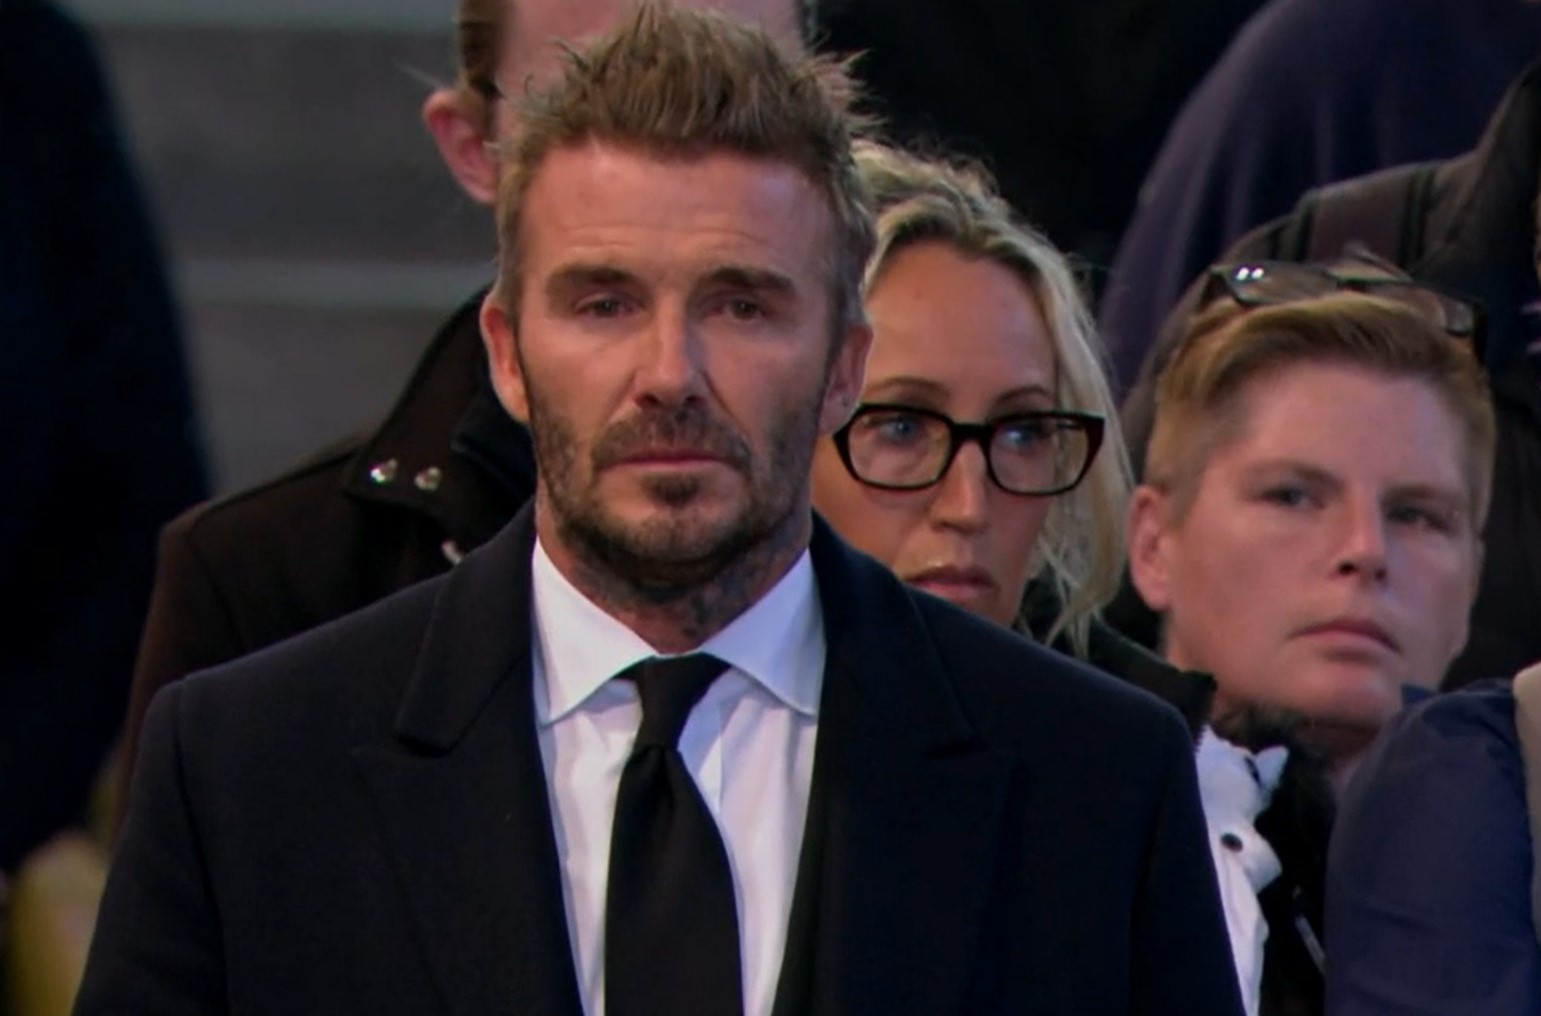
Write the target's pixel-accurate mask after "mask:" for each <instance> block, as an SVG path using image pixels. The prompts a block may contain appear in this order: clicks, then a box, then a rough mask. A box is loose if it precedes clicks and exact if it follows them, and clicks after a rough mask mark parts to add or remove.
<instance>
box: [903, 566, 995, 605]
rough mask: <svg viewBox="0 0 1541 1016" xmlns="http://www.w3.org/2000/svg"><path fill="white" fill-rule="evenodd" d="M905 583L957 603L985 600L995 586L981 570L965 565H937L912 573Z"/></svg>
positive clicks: (992, 593)
mask: <svg viewBox="0 0 1541 1016" xmlns="http://www.w3.org/2000/svg"><path fill="white" fill-rule="evenodd" d="M905 581H906V582H908V583H910V584H911V585H913V586H916V587H917V588H920V589H924V590H925V591H926V592H928V593H930V594H932V595H933V596H940V597H941V598H942V599H944V600H952V601H954V602H957V603H967V602H971V601H975V600H982V599H986V598H988V597H990V596H993V595H994V594H995V590H996V588H997V584H996V581H995V579H994V578H993V577H992V576H991V575H990V573H989V572H987V571H985V570H984V569H983V568H976V567H970V566H966V565H939V566H937V567H934V568H926V569H923V570H921V571H918V572H914V573H912V574H910V575H907V576H906V577H905Z"/></svg>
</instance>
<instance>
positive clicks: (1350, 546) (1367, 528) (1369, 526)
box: [1333, 501, 1386, 581]
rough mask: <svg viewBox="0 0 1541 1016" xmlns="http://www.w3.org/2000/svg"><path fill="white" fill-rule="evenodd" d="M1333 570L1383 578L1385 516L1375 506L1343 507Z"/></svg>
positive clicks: (1352, 504) (1375, 578)
mask: <svg viewBox="0 0 1541 1016" xmlns="http://www.w3.org/2000/svg"><path fill="white" fill-rule="evenodd" d="M1333 570H1334V571H1335V572H1337V573H1338V574H1340V575H1358V576H1362V577H1363V578H1366V579H1371V580H1374V581H1380V580H1382V579H1384V578H1385V577H1386V515H1385V512H1383V511H1382V510H1381V506H1380V505H1379V503H1372V502H1369V501H1366V502H1363V503H1353V502H1349V503H1348V504H1347V505H1346V506H1345V511H1344V520H1343V529H1342V532H1341V534H1340V535H1339V544H1338V547H1337V550H1336V553H1335V559H1334V563H1333Z"/></svg>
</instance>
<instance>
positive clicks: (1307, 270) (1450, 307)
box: [1203, 258, 1483, 344]
mask: <svg viewBox="0 0 1541 1016" xmlns="http://www.w3.org/2000/svg"><path fill="white" fill-rule="evenodd" d="M1361 260H1368V259H1364V258H1361ZM1377 260H1378V259H1377ZM1379 267H1380V266H1379V265H1378V264H1377V263H1369V264H1367V267H1366V270H1365V271H1363V272H1358V271H1355V270H1353V269H1352V268H1341V267H1338V266H1332V267H1329V266H1327V265H1321V264H1310V263H1302V262H1296V261H1242V262H1237V263H1234V264H1221V265H1213V266H1211V267H1210V269H1209V280H1210V281H1209V288H1210V292H1207V293H1206V294H1205V297H1206V298H1205V300H1204V301H1203V302H1204V303H1207V302H1208V300H1209V298H1210V297H1212V296H1216V295H1218V289H1217V287H1220V286H1223V287H1224V288H1225V290H1226V292H1228V293H1229V294H1230V297H1231V299H1233V300H1235V301H1236V302H1237V303H1239V304H1241V305H1242V306H1244V307H1264V306H1268V305H1270V304H1278V303H1291V302H1293V301H1295V300H1304V299H1308V298H1310V297H1313V296H1326V295H1328V294H1329V293H1337V292H1342V291H1344V290H1348V291H1350V292H1355V293H1366V294H1368V295H1371V296H1379V297H1383V298H1385V299H1388V300H1395V301H1396V302H1398V303H1403V304H1406V305H1408V306H1410V307H1412V308H1413V309H1414V310H1416V311H1418V312H1419V313H1420V314H1422V315H1423V316H1424V317H1426V318H1427V319H1428V320H1430V321H1431V322H1433V323H1434V324H1435V325H1437V326H1438V327H1439V328H1441V329H1443V330H1444V331H1445V332H1446V334H1449V335H1452V336H1454V337H1455V338H1458V339H1464V340H1467V341H1470V342H1472V343H1474V344H1475V343H1477V342H1478V341H1479V340H1480V339H1481V335H1482V323H1483V322H1482V308H1481V307H1480V306H1478V305H1477V304H1475V303H1473V302H1472V301H1470V300H1467V299H1465V298H1464V297H1461V296H1458V295H1456V294H1455V293H1451V292H1449V291H1448V290H1445V289H1442V288H1440V287H1439V286H1434V285H1430V284H1428V283H1425V282H1419V281H1417V280H1416V279H1412V278H1408V277H1407V276H1406V275H1405V274H1401V273H1400V270H1399V269H1397V268H1396V267H1395V266H1388V267H1386V268H1385V269H1382V270H1383V271H1387V272H1391V273H1396V274H1386V275H1377V274H1373V272H1374V271H1375V270H1376V269H1377V268H1379Z"/></svg>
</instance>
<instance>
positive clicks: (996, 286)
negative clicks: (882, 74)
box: [813, 145, 1210, 725]
mask: <svg viewBox="0 0 1541 1016" xmlns="http://www.w3.org/2000/svg"><path fill="white" fill-rule="evenodd" d="M858 158H859V164H860V166H861V169H862V172H863V175H864V176H865V177H866V179H867V181H868V183H869V185H870V186H871V187H872V189H873V192H874V195H875V198H876V202H877V207H878V246H877V249H876V252H875V253H874V255H873V257H872V259H871V261H870V262H869V263H868V266H867V272H866V307H867V313H868V316H869V318H870V319H871V323H872V326H873V330H874V335H873V345H872V352H871V353H870V355H869V357H868V360H867V374H866V382H865V385H864V388H863V391H862V398H861V404H860V405H859V406H858V407H857V409H856V411H855V413H854V414H853V416H852V418H851V420H850V422H849V423H848V424H847V425H846V426H845V427H844V428H843V429H842V430H841V431H840V432H839V433H837V434H836V435H835V437H834V439H833V440H831V441H827V442H824V443H823V444H822V445H821V446H820V448H819V450H818V453H817V455H816V456H815V460H814V468H813V495H814V504H815V506H816V507H817V508H818V509H819V511H820V512H821V513H822V514H823V515H824V516H825V518H827V519H828V520H829V521H830V523H831V524H832V525H834V526H835V528H836V529H837V530H839V531H840V533H841V535H842V536H844V537H845V538H846V539H847V540H849V541H850V542H851V543H853V544H854V545H856V546H857V547H858V548H860V549H862V550H864V551H866V552H867V553H869V554H871V555H872V556H874V557H876V558H878V559H879V560H880V561H883V562H884V563H885V564H887V565H888V566H889V567H890V568H892V569H893V570H894V571H895V572H896V573H897V574H898V575H899V576H900V577H901V578H903V579H905V580H906V581H908V582H911V583H912V584H914V585H916V586H918V587H920V588H922V589H925V590H927V591H929V592H932V593H934V594H936V595H938V596H941V597H943V598H944V599H948V600H951V601H953V602H955V603H957V604H959V605H960V606H963V607H965V608H967V609H969V610H972V611H973V612H975V613H977V614H981V615H983V616H985V617H988V618H990V619H991V620H994V621H996V622H998V623H1000V624H1003V625H1008V626H1012V627H1015V628H1017V629H1018V630H1020V631H1023V632H1025V633H1028V634H1031V635H1034V636H1035V637H1037V638H1040V639H1042V640H1043V641H1045V642H1050V643H1053V644H1055V645H1057V646H1059V647H1060V648H1062V649H1065V650H1067V651H1069V652H1071V653H1073V654H1074V655H1077V656H1080V657H1082V658H1083V659H1087V660H1089V661H1090V662H1093V663H1095V664H1097V665H1099V666H1102V667H1103V668H1104V669H1106V670H1109V671H1112V672H1114V673H1116V674H1118V675H1119V676H1122V677H1125V678H1126V679H1129V680H1131V681H1133V682H1134V683H1137V684H1141V685H1143V686H1146V687H1147V688H1149V689H1150V690H1153V691H1156V692H1157V693H1158V694H1162V695H1163V696H1164V697H1166V698H1168V699H1169V700H1171V701H1173V702H1174V704H1176V705H1178V707H1179V708H1180V709H1181V710H1182V711H1183V712H1184V713H1185V714H1186V715H1188V717H1189V719H1190V721H1191V722H1194V723H1195V725H1196V723H1197V722H1198V721H1199V720H1201V718H1202V716H1203V714H1204V712H1205V710H1206V709H1207V704H1208V690H1209V688H1210V685H1209V684H1208V682H1207V681H1205V680H1203V679H1200V678H1196V677H1193V676H1191V675H1184V674H1181V673H1178V672H1176V671H1174V670H1172V669H1171V668H1167V667H1165V666H1164V665H1163V664H1161V662H1160V661H1159V660H1156V659H1155V658H1154V657H1153V656H1150V655H1149V654H1146V653H1144V652H1143V651H1141V650H1140V649H1138V648H1137V647H1135V646H1134V645H1132V644H1131V643H1128V642H1126V641H1125V640H1123V639H1121V638H1120V637H1119V636H1117V635H1116V634H1114V633H1113V632H1112V631H1111V630H1109V629H1107V628H1105V627H1104V626H1102V625H1101V624H1100V623H1099V622H1098V619H1097V615H1098V610H1099V608H1100V607H1101V606H1102V604H1104V603H1105V602H1107V600H1108V599H1109V598H1110V597H1111V596H1112V594H1113V592H1114V591H1115V589H1116V588H1117V585H1118V581H1119V576H1120V574H1121V570H1122V567H1123V560H1124V542H1123V528H1124V511H1125V505H1126V503H1127V500H1128V496H1129V490H1130V470H1129V463H1128V455H1127V453H1126V452H1125V449H1124V443H1123V439H1122V437H1121V435H1120V433H1119V430H1118V425H1117V416H1116V412H1115V409H1114V404H1113V400H1112V396H1111V394H1110V392H1109V389H1108V384H1107V379H1106V374H1105V372H1104V367H1103V356H1102V350H1101V347H1100V345H1099V343H1098V341H1097V339H1096V335H1095V332H1094V331H1093V327H1092V323H1091V319H1090V317H1089V315H1088V313H1087V310H1086V306H1085V303H1084V302H1083V299H1082V296H1081V291H1080V288H1079V286H1078V284H1077V282H1076V280H1075V276H1074V274H1073V272H1072V271H1071V268H1070V266H1069V265H1068V264H1067V262H1066V260H1065V258H1064V256H1063V255H1062V254H1061V253H1060V252H1059V251H1058V250H1056V249H1055V248H1054V247H1053V246H1052V245H1051V244H1050V243H1049V242H1048V241H1047V240H1046V239H1044V238H1043V237H1042V236H1041V235H1040V234H1038V233H1037V232H1035V231H1034V230H1032V229H1031V228H1029V227H1027V226H1024V225H1022V224H1021V223H1020V222H1019V221H1018V220H1017V219H1016V218H1015V216H1014V215H1013V213H1012V211H1011V209H1010V207H1009V206H1008V205H1007V204H1006V203H1005V202H1004V201H1003V200H1001V199H1000V198H999V197H998V196H997V195H996V194H995V192H994V189H993V185H992V184H991V182H990V181H989V179H988V177H987V176H986V175H985V174H984V173H983V172H981V171H979V170H977V169H972V168H966V167H959V166H954V165H949V164H947V163H943V162H940V161H930V160H925V159H922V158H919V157H917V156H914V155H910V154H906V153H903V152H899V151H896V150H893V149H889V148H884V147H881V146H877V145H868V146H866V147H864V148H862V150H861V151H860V153H859V157H858Z"/></svg>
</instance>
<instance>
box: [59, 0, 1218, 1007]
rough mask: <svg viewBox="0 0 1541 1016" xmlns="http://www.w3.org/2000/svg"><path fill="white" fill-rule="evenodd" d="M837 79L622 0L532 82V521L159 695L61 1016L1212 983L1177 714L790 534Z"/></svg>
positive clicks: (835, 241)
mask: <svg viewBox="0 0 1541 1016" xmlns="http://www.w3.org/2000/svg"><path fill="white" fill-rule="evenodd" d="M849 93H850V83H849V81H848V80H846V78H845V77H844V75H843V74H842V73H841V72H840V70H839V69H838V67H837V66H836V65H834V64H832V63H829V62H827V61H820V60H809V59H806V58H801V57H796V56H792V55H790V54H788V53H787V52H785V51H784V50H782V49H781V48H779V47H778V46H777V45H776V44H775V43H773V42H772V41H771V39H770V37H768V36H767V35H765V34H764V33H762V32H760V31H758V30H755V29H750V28H747V27H743V26H739V25H736V24H735V23H733V22H730V21H727V20H725V19H723V18H721V17H719V16H714V15H708V14H699V13H691V12H686V11H680V10H676V9H673V8H666V7H652V6H646V7H643V8H641V9H640V10H639V12H638V13H637V14H636V15H635V16H634V17H632V18H630V19H629V20H627V21H626V22H625V23H624V24H622V25H621V26H620V27H619V28H618V29H617V30H616V31H615V32H614V33H612V34H611V35H610V36H607V37H606V38H605V39H602V40H600V41H599V42H598V43H597V44H596V45H595V46H594V47H592V48H590V49H588V50H586V51H585V52H584V53H582V54H581V55H578V56H574V57H573V58H572V59H571V60H570V62H569V65H568V67H567V70H566V74H565V77H564V78H563V80H562V81H561V82H559V83H558V84H557V85H556V86H555V87H554V88H553V89H552V90H551V91H550V92H547V93H541V94H538V95H535V96H532V97H530V98H528V99H527V100H526V101H525V103H524V110H523V118H524V133H523V136H522V138H521V141H520V145H519V148H518V151H517V153H515V155H514V157H513V159H512V163H511V165H510V168H509V170H508V175H507V176H506V178H505V179H504V181H503V184H502V188H501V192H500V215H499V218H500V236H501V240H502V244H503V254H502V265H501V269H500V278H499V281H498V284H497V286H496V287H495V289H494V291H493V293H492V294H491V295H490V296H489V298H488V300H487V302H486V303H485V305H484V307H483V310H482V314H481V319H482V328H483V331H484V334H485V336H486V339H487V343H488V350H489V362H490V365H491V376H492V382H493V385H494V387H495V389H496V391H497V394H498V397H499V399H500V400H501V401H502V403H503V404H504V405H505V406H506V407H508V408H509V409H510V410H511V411H512V412H514V414H515V415H517V416H519V417H520V418H522V419H524V420H525V421H526V422H527V423H528V425H529V427H530V432H531V434H532V436H533V441H534V448H535V453H536V459H537V462H538V463H539V467H540V468H539V477H540V479H539V483H538V486H537V490H536V496H535V499H534V502H533V503H532V505H531V506H530V507H529V508H528V509H526V510H525V511H524V512H523V513H521V514H520V515H519V516H518V517H517V518H516V519H515V520H514V522H513V523H512V524H511V525H510V527H509V528H508V529H506V530H505V531H503V532H502V533H501V534H499V535H498V536H497V537H495V538H494V539H493V540H492V541H491V542H490V543H488V544H487V545H486V546H485V547H483V548H482V549H481V550H479V551H477V552H474V553H472V554H471V555H469V556H468V557H467V558H466V559H465V560H464V561H463V562H462V563H461V565H460V566H459V567H457V568H456V569H455V570H454V571H453V572H452V573H451V574H449V575H448V576H446V577H444V578H441V579H436V580H433V581H431V582H429V583H426V584H423V585H420V586H417V587H414V588H413V589H409V590H407V591H406V592H404V593H401V594H399V595H397V596H395V597H392V598H390V599H388V600H385V601H383V602H381V603H379V604H376V605H375V606H373V607H370V608H368V609H367V610H365V611H363V612H361V613H359V614H356V615H353V616H352V617H349V618H346V619H344V620H341V621H339V622H336V623H334V624H331V625H328V626H326V627H323V628H321V629H318V630H316V631H314V632H311V633H309V634H307V635H304V636H301V637H300V638H297V639H295V640H292V641H288V642H285V643H282V644H280V645H277V646H275V647H272V648H270V649H268V650H265V651H263V652H261V653H259V654H256V655H254V656H250V657H247V658H245V659H243V660H240V661H237V662H236V663H234V664H231V665H229V666H227V667H225V668H222V669H221V670H217V671H213V672H209V673H205V674H200V675H196V676H194V677H192V678H189V679H188V680H185V681H181V682H177V683H175V684H173V685H172V686H170V687H169V688H167V689H166V690H165V691H163V692H162V693H161V694H160V695H159V696H158V697H157V699H156V701H155V703H154V704H153V705H152V707H151V710H150V713H149V718H148V721H147V724H146V731H145V737H144V742H143V749H142V752H141V756H140V760H139V765H138V769H137V771H136V774H135V791H134V802H133V804H132V806H131V810H130V812H129V815H128V819H127V822H126V825H125V827H124V830H123V834H122V838H121V841H120V846H119V851H118V855H117V858H116V861H115V866H114V870H113V872H112V875H111V877H110V879H109V884H108V888H107V892H106V895H105V898H104V902H103V907H102V912H101V917H100V920H99V923H98V925H97V933H96V940H95V942H94V944H93V948H92V955H91V959H90V963H89V967H88V970H87V973H86V978H85V983H84V986H83V990H82V995H81V1001H80V1004H79V1009H78V1011H79V1012H82V1013H100V1012H120V1011H123V1012H143V1011H154V1012H164V1013H183V1012H188V1013H191V1012H198V1013H204V1012H226V1011H228V1012H250V1013H271V1012H327V1013H347V1012H358V1013H364V1012H368V1013H397V1012H399V1013H421V1012H434V1011H448V1012H463V1013H482V1012H496V1011H507V1012H519V1013H539V1014H543V1016H544V1014H573V1016H577V1014H579V1013H583V1012H587V1013H604V1014H606V1016H637V1014H650V1016H665V1014H684V1013H689V1014H692V1016H695V1014H719V1013H720V1014H731V1016H739V1014H754V1016H764V1014H769V1013H779V1014H794V1013H807V1012H814V1013H829V1014H833V1013H850V1012H872V1013H897V1012H906V1013H909V1012H914V1013H937V1012H967V1013H975V1012H978V1013H994V1012H1002V1013H1005V1012H1011V1013H1020V1012H1040V1013H1064V1014H1071V1013H1075V1014H1081V1013H1125V1012H1128V1013H1149V1014H1173V1016H1176V1014H1179V1013H1180V1014H1183V1016H1193V1014H1198V1016H1206V1014H1211V1013H1213V1014H1227V1016H1230V1014H1234V1013H1237V1012H1238V1011H1239V1003H1238V1000H1237V995H1236V987H1235V983H1234V979H1233V975H1232V973H1231V967H1230V962H1229V958H1228V955H1227V953H1226V946H1225V937H1224V936H1225V932H1224V929H1223V925H1222V922H1221V919H1220V914H1219V910H1218V905H1217V893H1216V888H1215V882H1214V877H1213V872H1212V869H1211V867H1210V862H1209V860H1208V856H1207V852H1206V847H1205V845H1204V839H1203V834H1202V819H1201V817H1200V813H1199V807H1198V799H1197V794H1196V791H1195V787H1194V779H1193V771H1192V770H1193V765H1192V760H1191V757H1190V748H1189V741H1188V737H1187V733H1186V731H1185V729H1184V728H1183V725H1182V723H1181V721H1180V720H1179V719H1178V718H1177V716H1176V714H1175V713H1173V712H1172V711H1171V710H1170V709H1168V708H1167V707H1165V706H1163V705H1161V704H1159V703H1157V702H1155V701H1154V700H1153V699H1150V698H1148V697H1147V696H1145V695H1143V694H1142V693H1139V692H1136V691H1133V690H1130V689H1128V688H1125V687H1123V686H1120V685H1118V684H1116V683H1115V682H1113V681H1112V680H1111V679H1109V678H1107V677H1105V676H1102V675H1100V674H1097V673H1095V672H1093V671H1090V670H1087V669H1085V668H1082V667H1080V666H1078V665H1076V664H1074V663H1072V662H1069V661H1067V660H1064V659H1063V658H1060V657H1057V656H1055V655H1053V654H1051V653H1049V652H1048V651H1046V650H1043V649H1041V648H1037V647H1034V646H1032V645H1030V644H1028V643H1026V642H1023V641H1021V640H1019V639H1018V638H1016V637H1015V636H1013V635H1011V634H1009V633H1007V632H1005V631H1003V630H998V629H997V628H995V627H993V626H991V625H989V624H987V623H985V622H981V621H977V620H974V619H972V618H971V617H969V616H967V615H965V614H964V613H962V612H960V611H958V610H956V609H954V608H953V607H951V606H949V605H947V604H944V603H942V602H940V601H937V600H934V599H931V598H928V597H926V596H924V595H923V594H920V593H916V592H912V591H910V590H908V589H907V588H906V587H904V586H903V585H902V584H901V583H900V582H899V581H898V580H897V579H895V578H894V577H892V576H891V575H890V574H889V573H888V572H887V571H886V570H885V569H883V568H882V567H881V566H879V565H877V564H876V563H875V562H872V561H870V560H868V559H866V558H863V557H861V556H860V555H857V554H855V553H854V552H853V551H851V550H849V549H848V548H846V547H845V546H844V545H843V544H841V543H840V541H839V540H838V539H837V538H836V537H835V536H834V535H833V534H832V533H830V532H829V530H828V529H827V528H825V527H824V526H823V525H822V524H820V523H817V522H816V521H815V520H814V519H813V517H812V513H811V511H810V509H809V502H808V497H809V494H808V469H809V461H810V458H811V456H812V451H813V445H814V442H815V440H817V439H818V437H819V436H820V435H823V434H828V433H830V432H832V431H833V430H834V429H835V428H836V427H837V426H839V425H840V424H841V423H842V422H843V421H844V419H845V417H846V416H847V415H848V414H849V412H850V408H851V405H852V401H853V400H854V398H855V396H856V395H857V393H858V392H859V391H860V388H861V373H862V361H863V359H864V356H865V353H866V347H867V344H868V340H869V337H870V336H869V332H868V329H867V326H866V324H865V322H864V319H863V315H862V310H861V294H860V278H861V272H862V267H863V266H864V264H865V262H866V258H867V255H868V253H869V252H870V248H871V245H872V242H873V234H872V223H871V217H870V211H869V209H868V207H867V203H866V199H865V195H864V194H863V191H862V187H861V185H860V183H859V180H858V177H857V176H856V171H855V166H854V163H853V161H852V158H851V153H850V131H851V126H852V125H851V121H850V120H849V118H848V116H847V114H846V112H845V110H844V100H845V98H846V97H847V96H848V95H849ZM904 437H905V435H903V434H896V435H894V453H895V454H904V440H903V439H904ZM962 454H964V455H972V454H975V452H974V451H973V450H967V449H966V450H965V451H964V452H963V453H962Z"/></svg>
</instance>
